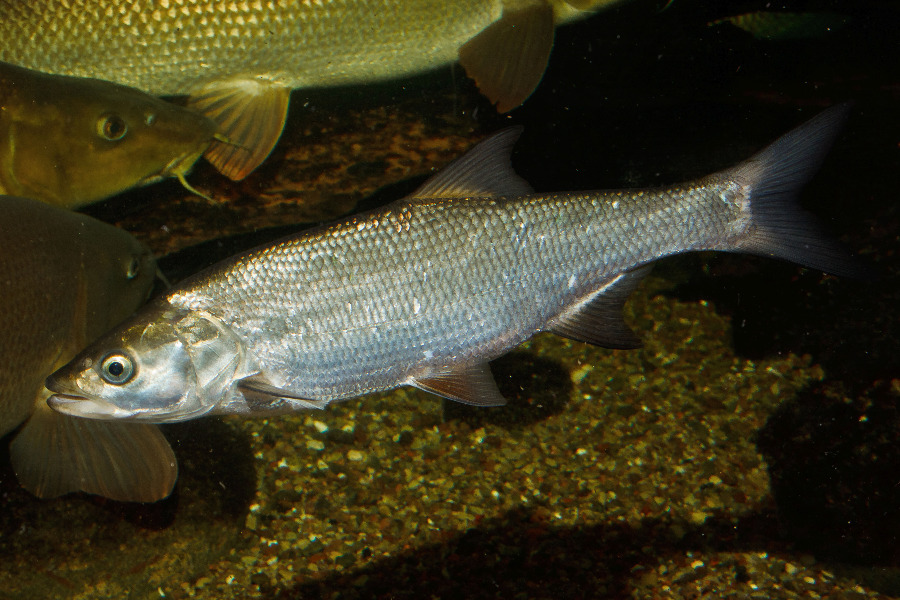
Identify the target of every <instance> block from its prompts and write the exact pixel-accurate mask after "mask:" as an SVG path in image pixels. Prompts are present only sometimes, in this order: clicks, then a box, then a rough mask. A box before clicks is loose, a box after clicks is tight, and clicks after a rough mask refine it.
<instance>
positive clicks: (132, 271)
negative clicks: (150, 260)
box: [125, 256, 141, 279]
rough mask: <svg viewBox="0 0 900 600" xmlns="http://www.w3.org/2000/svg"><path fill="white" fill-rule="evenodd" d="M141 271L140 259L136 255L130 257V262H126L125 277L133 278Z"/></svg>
mask: <svg viewBox="0 0 900 600" xmlns="http://www.w3.org/2000/svg"><path fill="white" fill-rule="evenodd" d="M140 272H141V260H140V258H138V257H137V256H133V257H131V262H130V263H128V270H126V271H125V277H127V278H128V279H134V278H135V277H137V276H138V273H140Z"/></svg>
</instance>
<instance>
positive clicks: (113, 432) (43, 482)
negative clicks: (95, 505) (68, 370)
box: [10, 394, 178, 502]
mask: <svg viewBox="0 0 900 600" xmlns="http://www.w3.org/2000/svg"><path fill="white" fill-rule="evenodd" d="M10 458H11V459H12V465H13V469H15V472H16V476H17V477H18V478H19V482H20V483H21V484H22V487H24V488H25V489H27V490H28V491H29V492H31V493H32V494H34V495H35V496H38V497H39V498H54V497H56V496H61V495H62V494H66V493H69V492H77V491H83V492H87V493H89V494H97V495H99V496H104V497H106V498H110V499H112V500H119V501H122V502H155V501H157V500H162V499H163V498H165V497H166V496H168V495H169V494H170V493H171V492H172V488H173V487H174V486H175V480H176V479H177V478H178V465H177V462H176V460H175V454H174V453H173V452H172V448H171V447H170V446H169V442H168V441H166V438H165V437H164V436H163V434H162V433H161V432H160V431H159V429H158V428H157V427H156V426H154V425H144V424H137V423H115V422H106V421H95V420H92V419H80V418H78V417H69V416H66V415H62V414H59V413H57V412H55V411H53V410H51V409H50V407H49V406H47V403H46V395H43V394H42V395H41V397H40V398H39V400H38V402H37V403H36V405H35V410H34V413H33V414H32V415H31V418H30V419H28V421H27V422H26V423H25V425H24V426H23V427H22V429H21V430H20V431H19V433H18V434H16V436H15V438H14V439H13V441H12V443H11V444H10Z"/></svg>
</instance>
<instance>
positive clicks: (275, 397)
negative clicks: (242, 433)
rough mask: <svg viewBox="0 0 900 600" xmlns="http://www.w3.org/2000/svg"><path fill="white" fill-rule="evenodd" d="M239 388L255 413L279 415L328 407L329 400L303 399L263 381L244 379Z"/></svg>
mask: <svg viewBox="0 0 900 600" xmlns="http://www.w3.org/2000/svg"><path fill="white" fill-rule="evenodd" d="M238 387H239V388H240V389H241V392H243V394H244V397H245V398H246V399H247V402H248V404H249V405H250V409H251V411H252V412H254V413H263V412H265V413H278V412H284V411H285V410H296V409H298V408H315V409H318V410H322V409H323V408H325V407H326V406H328V401H327V400H310V399H309V398H303V397H301V396H298V395H297V394H295V393H294V392H292V391H290V390H285V389H282V388H279V387H275V386H274V385H272V384H270V383H267V382H265V381H263V380H261V379H253V378H249V379H244V380H242V381H241V382H240V383H238ZM283 400H287V401H288V404H287V405H286V404H285V403H284V402H282V401H283Z"/></svg>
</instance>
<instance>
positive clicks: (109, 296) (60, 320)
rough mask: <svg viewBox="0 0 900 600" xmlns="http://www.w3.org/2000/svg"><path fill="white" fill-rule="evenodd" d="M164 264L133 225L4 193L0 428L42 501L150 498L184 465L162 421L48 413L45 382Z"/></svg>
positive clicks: (25, 482)
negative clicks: (81, 494) (79, 494)
mask: <svg viewBox="0 0 900 600" xmlns="http://www.w3.org/2000/svg"><path fill="white" fill-rule="evenodd" d="M154 273H155V262H154V260H153V256H152V255H151V254H150V251H149V250H148V249H147V248H145V247H144V246H143V245H141V244H140V243H138V241H137V240H135V239H134V238H133V237H131V236H130V235H129V234H128V233H126V232H125V231H122V230H121V229H116V228H115V227H113V226H111V225H107V224H106V223H101V222H100V221H97V220H96V219H92V218H90V217H88V216H86V215H80V214H77V213H74V212H72V211H69V210H65V209H62V208H58V207H54V206H50V205H49V204H45V203H43V202H38V201H37V200H31V199H26V198H15V197H11V196H0V292H2V293H0V435H6V434H7V433H9V432H10V431H13V430H16V428H18V430H16V431H15V433H14V434H13V437H12V442H11V444H10V458H11V459H12V465H13V469H14V470H15V472H16V476H17V477H18V479H19V481H20V482H21V484H22V486H23V487H25V489H27V490H28V491H30V492H32V493H33V494H35V495H37V496H40V497H42V498H49V497H53V496H59V495H61V494H65V493H68V492H75V491H85V492H89V493H92V494H99V495H102V496H106V497H107V498H112V499H115V500H129V501H136V502H152V501H154V500H159V499H161V498H164V497H165V496H167V495H168V494H169V492H171V491H172V486H174V485H175V479H176V477H177V474H178V468H177V465H176V462H175V455H174V454H173V452H172V449H171V448H170V447H169V443H168V442H167V441H166V438H165V437H163V435H162V433H160V431H159V429H157V428H156V427H154V426H152V425H145V424H142V423H104V422H101V421H88V420H86V419H76V418H73V417H69V416H66V415H61V414H59V413H57V412H54V411H52V410H50V408H49V407H48V406H47V402H46V400H47V397H48V396H49V395H50V392H49V391H47V389H46V388H44V379H45V378H46V377H47V375H48V374H49V373H52V372H53V371H54V370H55V369H57V368H58V367H60V366H62V365H64V364H65V363H66V362H68V361H69V360H70V359H72V358H73V357H74V356H75V354H76V353H77V352H78V351H80V350H81V349H82V348H84V347H85V346H86V345H87V344H88V342H91V341H93V340H94V339H96V338H97V336H99V335H100V334H101V333H104V332H105V331H106V330H108V329H109V328H110V327H112V326H113V325H116V324H117V323H119V322H120V321H122V320H123V319H125V317H127V316H129V315H130V314H131V313H132V312H133V311H134V310H135V309H136V308H137V307H138V306H140V304H141V303H143V302H144V300H146V298H147V295H148V294H149V293H150V288H151V287H152V286H153V281H154Z"/></svg>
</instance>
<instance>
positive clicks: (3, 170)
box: [0, 63, 216, 208]
mask: <svg viewBox="0 0 900 600" xmlns="http://www.w3.org/2000/svg"><path fill="white" fill-rule="evenodd" d="M215 131H216V125H215V123H213V122H212V121H211V120H209V119H208V118H206V117H204V116H203V115H201V114H199V113H197V112H196V111H194V110H191V109H188V108H184V107H180V106H176V105H174V104H172V103H170V102H166V101H164V100H161V99H159V98H155V97H153V96H150V95H148V94H145V93H143V92H140V91H138V90H136V89H132V88H128V87H125V86H122V85H118V84H115V83H109V82H107V81H100V80H97V79H85V78H82V77H65V76H61V75H47V74H45V73H39V72H37V71H31V70H28V69H23V68H21V67H17V66H14V65H11V64H7V63H0V144H2V146H0V193H3V194H12V195H16V196H27V197H29V198H35V199H38V200H43V201H44V202H49V203H51V204H57V205H59V206H65V207H69V208H75V207H78V206H83V205H85V204H90V203H91V202H96V201H98V200H102V199H104V198H108V197H109V196H112V195H114V194H117V193H119V192H122V191H124V190H126V189H128V188H131V187H134V186H138V185H144V184H147V183H151V182H153V181H157V180H159V179H162V178H164V177H177V178H178V179H179V180H181V182H182V183H183V184H184V185H185V187H188V189H190V187H189V186H187V184H186V183H185V182H184V175H185V173H186V172H187V171H188V170H189V169H190V168H191V166H193V164H194V162H196V160H197V159H198V158H200V156H201V155H202V154H203V152H204V151H205V150H206V149H207V147H208V146H209V144H210V142H212V140H213V135H214V134H215ZM192 191H193V190H192Z"/></svg>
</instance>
